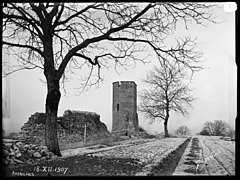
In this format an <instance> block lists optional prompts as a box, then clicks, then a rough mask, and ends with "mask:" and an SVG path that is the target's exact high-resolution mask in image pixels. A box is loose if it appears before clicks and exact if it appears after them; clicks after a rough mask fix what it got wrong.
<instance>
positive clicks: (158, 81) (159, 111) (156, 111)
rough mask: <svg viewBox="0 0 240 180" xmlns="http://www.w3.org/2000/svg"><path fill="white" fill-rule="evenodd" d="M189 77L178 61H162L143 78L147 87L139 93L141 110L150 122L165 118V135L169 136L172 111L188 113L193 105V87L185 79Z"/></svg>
mask: <svg viewBox="0 0 240 180" xmlns="http://www.w3.org/2000/svg"><path fill="white" fill-rule="evenodd" d="M186 77H187V75H186V73H184V71H183V70H182V69H179V65H178V64H177V63H174V64H170V63H169V62H164V61H163V63H161V65H160V66H159V67H157V66H155V67H154V69H153V70H152V71H150V72H149V73H148V74H147V77H146V78H145V79H143V82H144V83H145V85H146V87H149V88H148V89H144V90H143V91H142V92H140V93H139V96H140V98H141V103H140V107H139V110H140V111H141V112H143V113H144V114H145V116H146V118H147V119H148V120H150V123H153V122H154V121H155V120H164V132H165V137H169V134H168V129H167V123H168V120H169V117H170V112H171V111H175V112H177V113H180V114H182V115H184V116H185V115H188V108H189V107H191V106H192V102H193V100H194V98H193V97H192V96H191V89H190V88H189V86H188V85H187V84H186V83H183V80H184V79H185V78H186Z"/></svg>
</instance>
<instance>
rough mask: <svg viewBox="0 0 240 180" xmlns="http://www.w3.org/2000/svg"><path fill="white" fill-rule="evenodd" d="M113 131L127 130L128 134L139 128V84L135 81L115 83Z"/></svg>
mask: <svg viewBox="0 0 240 180" xmlns="http://www.w3.org/2000/svg"><path fill="white" fill-rule="evenodd" d="M112 115H113V116H112V131H113V132H114V133H115V132H117V133H118V132H121V131H122V130H124V129H126V130H125V132H124V133H125V134H126V135H128V134H129V133H131V132H132V131H136V130H138V116H137V85H136V84H135V82H133V81H121V82H114V83H113V107H112Z"/></svg>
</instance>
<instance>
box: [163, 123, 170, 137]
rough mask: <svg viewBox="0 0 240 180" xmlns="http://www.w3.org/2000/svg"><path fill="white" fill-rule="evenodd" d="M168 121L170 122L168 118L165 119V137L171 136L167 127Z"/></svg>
mask: <svg viewBox="0 0 240 180" xmlns="http://www.w3.org/2000/svg"><path fill="white" fill-rule="evenodd" d="M167 122H168V119H165V121H164V132H165V137H169V134H168V129H167Z"/></svg>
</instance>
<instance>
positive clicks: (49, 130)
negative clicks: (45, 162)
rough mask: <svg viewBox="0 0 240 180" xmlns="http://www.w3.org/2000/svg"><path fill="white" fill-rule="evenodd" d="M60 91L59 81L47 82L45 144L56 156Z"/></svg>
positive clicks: (58, 150) (58, 151) (59, 154)
mask: <svg viewBox="0 0 240 180" xmlns="http://www.w3.org/2000/svg"><path fill="white" fill-rule="evenodd" d="M60 97H61V93H60V91H59V82H58V81H55V82H48V94H47V99H46V115H47V118H46V122H45V144H46V146H47V147H48V149H49V150H50V151H51V152H53V153H54V154H55V155H57V156H61V152H60V148H59V144H58V138H57V112H58V104H59V101H60Z"/></svg>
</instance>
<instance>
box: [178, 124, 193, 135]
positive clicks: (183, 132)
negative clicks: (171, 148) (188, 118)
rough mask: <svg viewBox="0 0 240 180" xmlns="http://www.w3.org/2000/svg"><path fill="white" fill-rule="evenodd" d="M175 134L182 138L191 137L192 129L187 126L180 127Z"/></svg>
mask: <svg viewBox="0 0 240 180" xmlns="http://www.w3.org/2000/svg"><path fill="white" fill-rule="evenodd" d="M175 133H176V134H177V135H180V136H185V135H189V134H190V129H189V128H188V127H187V126H180V127H179V128H177V130H176V132H175Z"/></svg>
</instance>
